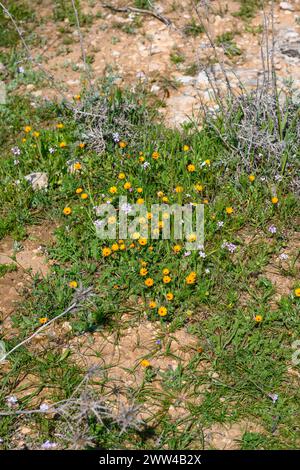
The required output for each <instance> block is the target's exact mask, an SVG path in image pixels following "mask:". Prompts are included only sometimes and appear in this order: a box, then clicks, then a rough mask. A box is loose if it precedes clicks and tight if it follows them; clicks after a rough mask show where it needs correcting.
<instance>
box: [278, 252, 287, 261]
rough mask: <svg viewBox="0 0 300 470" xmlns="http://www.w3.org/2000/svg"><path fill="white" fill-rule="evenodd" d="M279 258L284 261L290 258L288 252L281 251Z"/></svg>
mask: <svg viewBox="0 0 300 470" xmlns="http://www.w3.org/2000/svg"><path fill="white" fill-rule="evenodd" d="M279 259H281V260H282V261H286V260H287V259H289V255H287V254H286V253H281V254H280V255H279Z"/></svg>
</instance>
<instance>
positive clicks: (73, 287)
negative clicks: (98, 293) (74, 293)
mask: <svg viewBox="0 0 300 470" xmlns="http://www.w3.org/2000/svg"><path fill="white" fill-rule="evenodd" d="M69 287H71V289H76V288H77V287H78V283H77V282H76V281H70V282H69Z"/></svg>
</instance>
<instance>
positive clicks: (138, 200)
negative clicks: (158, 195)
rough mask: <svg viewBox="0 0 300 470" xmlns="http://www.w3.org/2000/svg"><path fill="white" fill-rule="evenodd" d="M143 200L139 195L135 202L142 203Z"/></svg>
mask: <svg viewBox="0 0 300 470" xmlns="http://www.w3.org/2000/svg"><path fill="white" fill-rule="evenodd" d="M144 202H145V200H144V199H143V198H142V197H139V198H138V199H137V201H136V203H137V204H144Z"/></svg>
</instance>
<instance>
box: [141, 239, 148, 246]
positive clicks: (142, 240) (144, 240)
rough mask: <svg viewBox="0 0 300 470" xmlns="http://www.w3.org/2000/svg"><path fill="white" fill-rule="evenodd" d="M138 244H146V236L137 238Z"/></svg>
mask: <svg viewBox="0 0 300 470" xmlns="http://www.w3.org/2000/svg"><path fill="white" fill-rule="evenodd" d="M139 244H140V245H141V246H145V245H147V238H140V239H139Z"/></svg>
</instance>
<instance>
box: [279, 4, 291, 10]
mask: <svg viewBox="0 0 300 470" xmlns="http://www.w3.org/2000/svg"><path fill="white" fill-rule="evenodd" d="M279 7H280V10H288V11H294V7H293V5H291V4H290V3H288V2H280V4H279Z"/></svg>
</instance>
